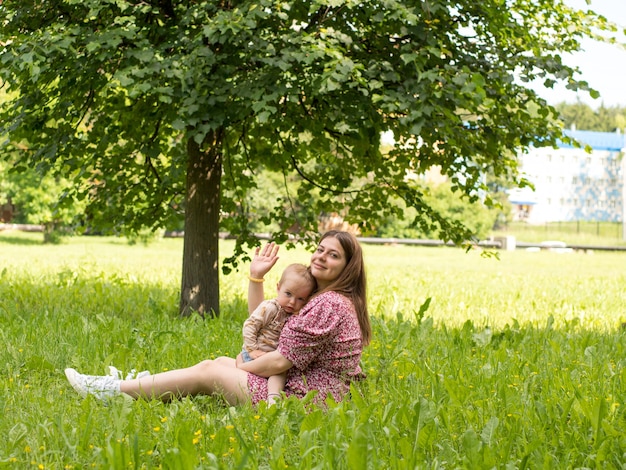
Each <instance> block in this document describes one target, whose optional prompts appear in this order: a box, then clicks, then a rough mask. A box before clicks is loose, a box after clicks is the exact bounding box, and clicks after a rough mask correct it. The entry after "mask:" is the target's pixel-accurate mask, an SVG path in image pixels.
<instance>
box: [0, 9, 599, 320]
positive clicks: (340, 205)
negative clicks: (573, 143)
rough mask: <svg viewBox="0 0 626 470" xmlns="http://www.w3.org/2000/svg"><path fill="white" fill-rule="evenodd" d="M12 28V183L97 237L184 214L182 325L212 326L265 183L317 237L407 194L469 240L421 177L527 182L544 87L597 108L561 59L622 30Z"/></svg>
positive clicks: (352, 14) (233, 23)
mask: <svg viewBox="0 0 626 470" xmlns="http://www.w3.org/2000/svg"><path fill="white" fill-rule="evenodd" d="M0 23H1V25H2V33H1V34H2V37H1V38H0V79H1V80H2V87H4V88H5V91H6V93H7V94H6V95H5V96H7V97H8V98H7V99H5V100H4V102H3V103H2V104H1V105H0V106H1V107H0V135H2V136H3V140H4V148H5V150H6V149H13V150H16V151H18V152H19V155H20V157H19V158H18V159H17V162H16V163H15V166H14V170H15V171H20V170H21V169H23V168H26V167H32V168H36V169H38V170H39V171H41V172H51V171H52V172H56V173H58V174H61V175H63V176H64V177H66V178H70V179H71V180H72V181H73V184H74V186H73V189H72V191H69V192H67V193H66V195H65V197H66V198H76V199H79V200H82V201H86V203H87V209H86V217H88V219H89V223H90V224H91V225H94V226H103V227H107V226H108V227H117V228H118V229H122V228H127V229H132V230H138V229H139V228H141V227H144V226H149V227H153V228H156V227H162V226H167V225H168V224H170V223H173V221H174V220H175V219H176V218H178V217H180V214H181V213H183V212H184V217H185V242H184V246H185V248H184V253H183V275H182V282H181V311H182V312H185V313H188V312H189V311H192V310H195V311H198V312H200V313H202V314H203V313H205V312H211V311H213V312H214V313H217V312H218V309H219V284H218V265H219V263H220V260H219V257H218V252H217V250H218V231H219V230H220V224H221V228H222V229H223V230H226V231H228V232H230V233H232V234H235V235H236V236H237V237H238V238H237V240H238V244H237V248H238V250H237V256H239V255H241V254H242V253H245V248H246V246H247V243H255V242H256V240H254V238H253V236H252V233H251V232H250V230H249V228H248V223H247V221H248V214H249V213H250V212H251V211H254V207H250V205H249V199H248V198H247V192H248V191H249V189H251V188H254V187H255V185H256V179H255V176H256V174H257V172H258V171H259V169H260V168H265V169H270V170H273V171H276V172H278V173H280V174H282V175H283V177H284V179H285V180H287V179H291V180H293V178H295V179H297V180H298V185H297V186H296V187H295V188H296V189H295V190H293V191H291V188H293V187H294V186H293V185H285V193H284V194H283V196H282V198H279V199H278V200H277V201H276V205H275V210H274V211H273V212H272V213H271V214H266V217H267V220H269V219H272V220H274V221H280V226H281V227H291V226H294V225H297V227H299V231H298V235H299V236H300V237H301V238H302V239H305V240H306V239H309V240H312V239H313V238H315V237H316V236H317V235H316V232H317V220H318V217H319V216H320V214H324V213H331V212H341V214H342V215H343V216H344V217H345V219H346V220H347V221H348V222H350V223H354V224H357V225H359V226H361V227H363V228H368V227H370V226H371V225H372V224H375V223H376V221H377V220H383V219H384V218H387V217H390V216H391V217H402V215H403V211H402V209H401V208H400V206H399V205H396V204H387V200H388V199H389V198H390V197H400V198H401V199H402V200H404V201H405V203H406V204H407V205H409V206H411V207H413V208H414V209H415V219H414V221H413V222H414V224H416V225H421V226H423V227H425V228H428V229H429V230H431V229H432V228H433V227H436V228H437V231H438V233H439V234H440V236H441V237H442V238H444V239H451V240H454V241H456V242H462V241H464V240H467V239H468V238H469V237H470V236H471V232H470V231H469V230H467V229H466V228H465V227H463V225H462V224H459V223H458V222H456V221H454V220H448V219H446V218H445V217H443V216H441V215H440V214H439V213H438V211H437V210H436V209H435V208H433V207H431V206H430V205H429V204H428V203H427V202H426V199H425V198H424V197H423V195H422V194H421V193H420V191H419V186H417V185H410V184H407V182H406V175H407V172H410V173H413V174H417V175H420V174H424V173H425V172H426V171H427V170H428V169H430V168H431V167H433V166H438V167H440V168H441V172H442V173H443V174H444V175H447V176H448V177H449V178H450V181H451V183H452V188H453V189H455V190H457V191H460V192H462V193H465V194H466V195H467V197H468V198H469V199H470V200H476V199H478V198H479V196H480V197H482V198H485V201H486V202H487V203H489V202H490V199H489V190H488V187H487V186H486V184H485V182H484V179H483V178H482V175H484V174H486V173H490V174H493V175H495V176H496V177H503V178H506V179H508V180H510V181H511V182H512V183H513V184H516V185H524V184H525V182H524V180H523V179H521V178H520V177H519V175H518V173H517V161H516V158H515V155H516V153H517V151H518V149H520V148H524V147H527V146H530V145H535V146H544V145H554V144H555V143H556V142H557V140H558V139H560V138H563V136H562V130H561V128H560V126H559V125H558V123H557V121H556V119H555V118H556V116H557V114H556V110H555V109H554V108H553V107H551V106H548V105H547V104H546V102H545V101H544V100H543V99H541V98H540V97H539V96H537V94H536V93H535V92H534V91H532V89H531V88H530V87H529V84H530V83H531V82H536V81H537V80H541V81H543V83H544V84H545V85H546V86H548V87H551V86H553V85H554V84H555V83H557V82H559V81H563V82H565V83H566V84H567V86H568V87H569V88H571V89H574V90H589V91H590V92H591V93H595V92H593V90H591V89H590V88H589V86H588V84H587V83H586V82H584V81H580V80H579V79H578V77H577V74H576V70H574V69H572V68H570V67H568V66H566V65H564V64H563V63H562V61H561V58H560V56H561V54H563V53H566V52H568V51H573V50H577V49H578V48H579V47H580V40H581V39H582V38H583V37H586V36H596V35H598V34H600V33H601V32H602V31H603V30H605V29H607V28H609V27H610V25H609V24H608V23H607V22H606V20H605V19H604V18H602V17H600V16H597V15H595V14H594V13H592V12H582V11H578V10H575V9H572V8H570V7H568V6H567V5H566V4H565V3H563V2H562V1H558V0H557V1H554V0H549V1H548V0H539V1H537V0H513V1H504V0H499V1H492V2H475V1H473V0H461V1H458V0H457V1H450V0H419V1H417V0H412V1H396V0H385V1H362V0H359V1H351V0H345V1H342V0H332V1H319V0H313V1H310V0H307V1H298V0H295V1H294V0H284V1H281V0H256V1H245V0H240V1H237V0H219V1H215V0H211V1H209V0H196V1H193V0H187V1H175V0H145V1H129V0H51V1H41V0H19V1H17V0H4V1H3V2H2V4H1V5H0ZM383 132H390V133H392V134H393V136H394V140H395V143H396V145H395V146H394V147H393V148H392V149H391V150H390V151H389V152H385V153H383V152H381V150H380V148H381V147H380V136H381V134H382V133H383ZM288 189H289V190H288ZM312 192H315V194H316V195H317V197H316V198H314V199H312V198H310V194H311V193H312ZM295 206H298V210H297V211H296V210H295V209H294V208H295ZM273 237H274V238H275V239H276V240H278V241H284V240H286V239H287V234H286V233H285V232H284V231H280V232H278V233H274V234H273ZM231 261H234V260H231Z"/></svg>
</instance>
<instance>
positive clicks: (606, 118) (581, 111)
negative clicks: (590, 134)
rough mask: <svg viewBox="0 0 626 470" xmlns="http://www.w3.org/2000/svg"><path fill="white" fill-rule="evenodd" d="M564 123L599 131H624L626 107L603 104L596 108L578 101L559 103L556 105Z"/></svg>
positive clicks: (568, 126)
mask: <svg viewBox="0 0 626 470" xmlns="http://www.w3.org/2000/svg"><path fill="white" fill-rule="evenodd" d="M555 107H556V109H557V111H558V112H559V115H560V119H561V120H562V121H563V125H564V126H565V127H566V128H567V129H570V128H572V127H575V128H576V129H580V130H585V131H599V132H615V131H616V130H617V131H620V132H621V131H622V130H623V129H624V127H626V109H624V108H620V107H619V106H612V107H608V108H607V107H605V106H604V104H601V105H600V107H599V108H598V109H596V110H593V109H592V108H591V107H590V106H589V105H587V104H585V103H582V102H581V101H577V102H576V103H565V102H563V103H559V104H557V105H556V106H555Z"/></svg>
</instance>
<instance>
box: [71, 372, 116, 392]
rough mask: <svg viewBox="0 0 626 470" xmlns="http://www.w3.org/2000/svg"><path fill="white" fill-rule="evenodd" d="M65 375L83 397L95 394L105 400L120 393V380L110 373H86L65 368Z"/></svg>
mask: <svg viewBox="0 0 626 470" xmlns="http://www.w3.org/2000/svg"><path fill="white" fill-rule="evenodd" d="M65 376H66V377H67V380H69V382H70V384H71V385H72V387H74V390H76V391H77V392H78V393H79V394H80V395H81V396H82V397H86V396H87V395H93V396H94V397H96V398H98V399H99V400H105V399H107V398H110V397H112V396H115V395H120V394H121V392H120V382H121V381H120V380H119V379H117V378H114V377H111V376H110V375H84V374H79V373H78V372H77V371H76V370H74V369H71V368H68V369H65Z"/></svg>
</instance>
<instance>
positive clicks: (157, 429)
mask: <svg viewBox="0 0 626 470" xmlns="http://www.w3.org/2000/svg"><path fill="white" fill-rule="evenodd" d="M152 430H153V431H154V432H159V431H160V430H161V428H160V427H158V426H155V427H154V428H152Z"/></svg>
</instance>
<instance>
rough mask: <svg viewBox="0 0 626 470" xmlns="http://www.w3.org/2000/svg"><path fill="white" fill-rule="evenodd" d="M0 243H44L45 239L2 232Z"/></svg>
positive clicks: (24, 244)
mask: <svg viewBox="0 0 626 470" xmlns="http://www.w3.org/2000/svg"><path fill="white" fill-rule="evenodd" d="M0 243H6V244H7V245H23V246H26V245H43V239H39V240H36V239H31V238H24V237H19V236H11V235H2V234H0Z"/></svg>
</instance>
